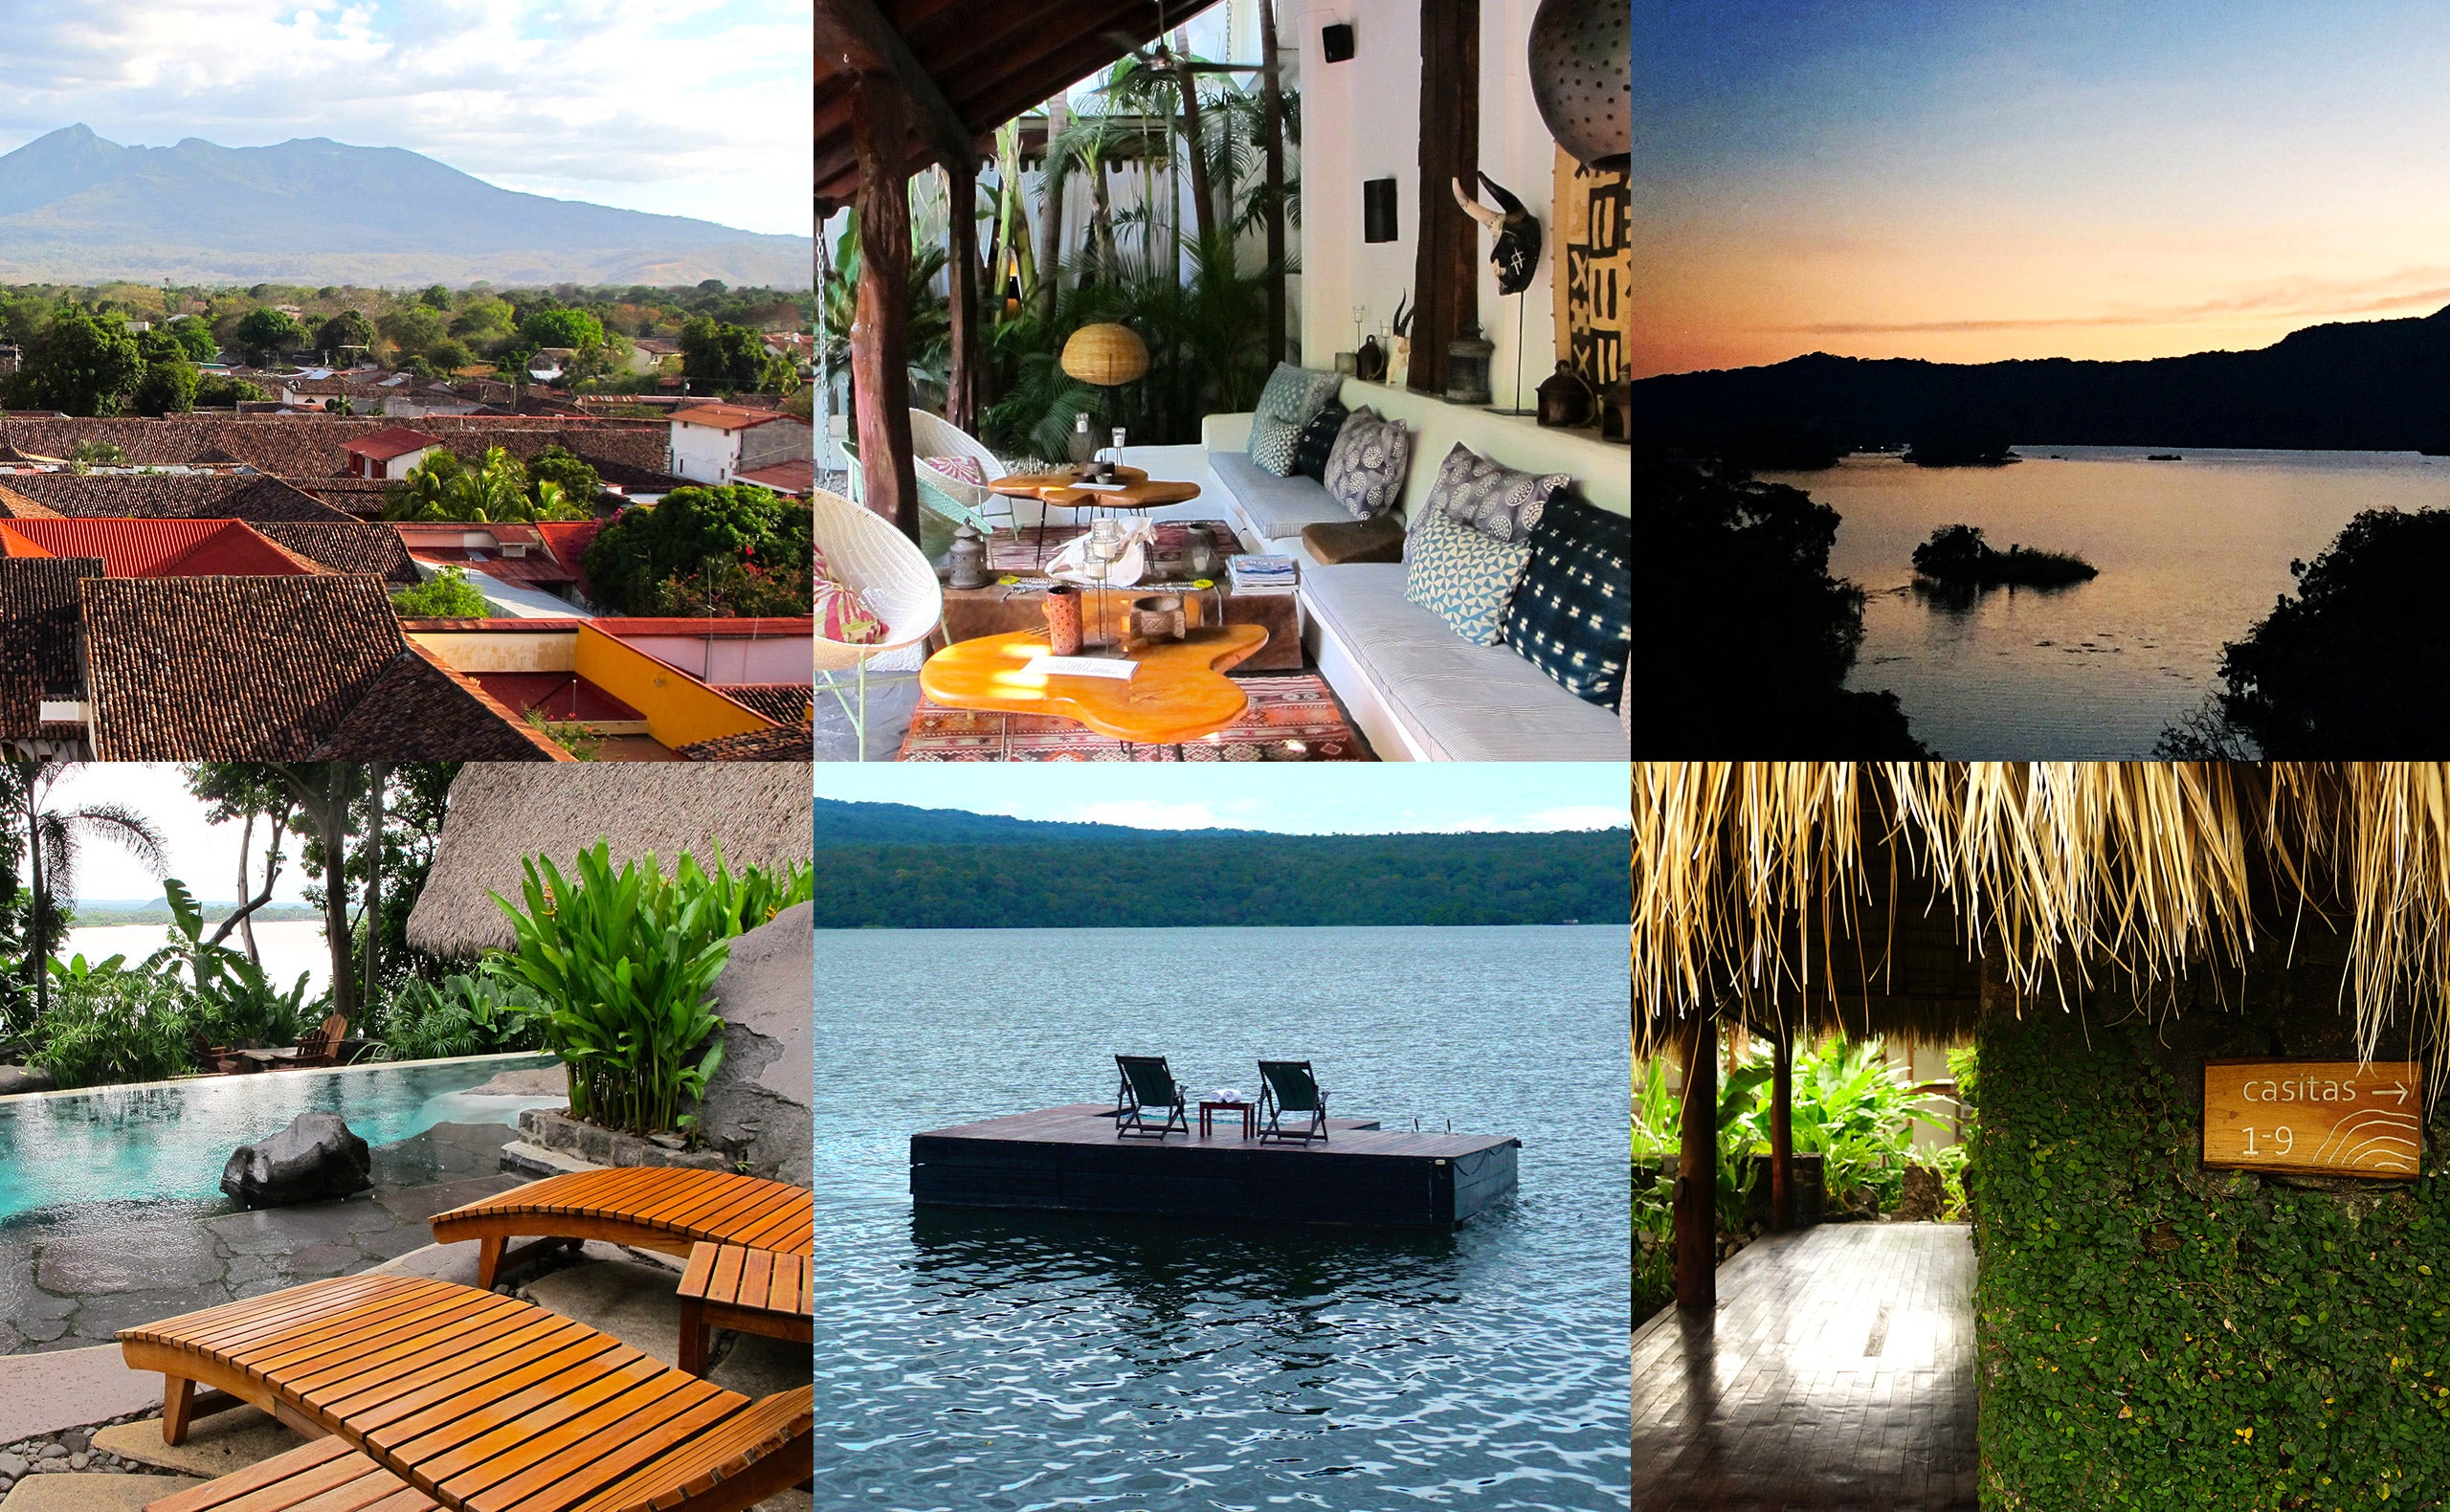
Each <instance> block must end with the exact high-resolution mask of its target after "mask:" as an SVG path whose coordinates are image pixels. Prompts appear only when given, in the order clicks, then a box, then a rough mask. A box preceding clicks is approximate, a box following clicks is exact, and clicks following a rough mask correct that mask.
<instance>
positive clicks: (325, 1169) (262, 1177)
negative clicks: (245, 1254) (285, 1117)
mask: <svg viewBox="0 0 2450 1512" xmlns="http://www.w3.org/2000/svg"><path fill="white" fill-rule="evenodd" d="M368 1170H369V1161H368V1158H367V1151H366V1141H364V1140H362V1139H359V1138H358V1137H357V1136H356V1135H355V1134H353V1133H351V1132H349V1126H348V1125H347V1124H346V1123H342V1122H341V1117H340V1115H339V1114H337V1113H301V1114H299V1115H298V1117H296V1118H295V1119H292V1120H291V1121H290V1123H289V1127H287V1128H285V1129H282V1130H281V1131H280V1132H279V1133H278V1134H275V1135H274V1136H273V1137H272V1138H270V1139H267V1140H260V1141H258V1142H256V1144H253V1145H239V1146H238V1147H237V1149H236V1150H234V1151H233V1152H232V1154H231V1156H230V1164H229V1165H227V1166H224V1167H222V1168H221V1190H223V1191H226V1192H228V1193H229V1194H230V1195H231V1196H233V1197H234V1198H236V1199H237V1200H238V1205H239V1206H240V1207H243V1208H278V1207H283V1206H286V1205H287V1204H289V1203H293V1202H323V1201H325V1200H328V1199H330V1198H333V1197H346V1196H349V1195H351V1194H352V1193H355V1192H360V1191H364V1190H367V1188H368V1187H371V1186H373V1185H374V1183H373V1181H372V1180H371V1179H370V1178H369V1176H368Z"/></svg>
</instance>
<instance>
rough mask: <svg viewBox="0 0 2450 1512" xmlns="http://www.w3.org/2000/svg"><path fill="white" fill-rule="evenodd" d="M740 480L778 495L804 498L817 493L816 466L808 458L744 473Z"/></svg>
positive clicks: (778, 463)
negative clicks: (770, 490)
mask: <svg viewBox="0 0 2450 1512" xmlns="http://www.w3.org/2000/svg"><path fill="white" fill-rule="evenodd" d="M740 480H741V481H742V482H744V483H755V484H757V485H758V486H759V487H760V488H770V489H772V490H773V491H774V492H776V493H778V494H790V495H792V496H793V497H795V498H797V497H803V496H805V495H808V494H811V493H813V492H815V491H816V464H815V463H814V462H813V461H811V460H809V459H808V458H806V457H802V458H800V459H799V460H798V461H795V462H777V463H775V464H774V465H773V466H771V467H761V468H758V469H757V470H755V471H754V472H747V473H743V474H741V475H740Z"/></svg>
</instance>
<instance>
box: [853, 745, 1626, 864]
mask: <svg viewBox="0 0 2450 1512" xmlns="http://www.w3.org/2000/svg"><path fill="white" fill-rule="evenodd" d="M816 792H817V796H818V797H820V798H842V799H850V800H858V801H866V802H875V803H906V804H912V805H915V806H917V807H919V808H923V809H966V810H969V811H970V812H975V813H1001V814H1010V815H1012V816H1013V817H1015V818H1022V819H1071V820H1087V821H1096V822H1100V823H1105V824H1128V825H1136V826H1139V827H1141V828H1143V829H1167V830H1186V829H1188V830H1195V829H1207V828H1212V827H1223V828H1228V829H1239V830H1275V831H1281V832H1283V833H1286V834H1338V833H1341V834H1383V833H1388V832H1401V831H1425V830H1578V829H1597V828H1602V827H1606V826H1612V825H1624V824H1630V823H1631V822H1632V781H1631V778H1630V776H1629V774H1628V772H1627V769H1626V767H1625V766H1624V764H1623V763H1621V762H1617V763H1569V762H1518V763H1511V764H1507V765H1504V766H1484V765H1479V764H1470V765H1466V764H1459V763H1455V764H1447V763H1440V764H1430V763H1419V762H1408V763H1386V764H1365V763H1352V764H1343V763H1323V764H1320V765H1317V766H1309V765H1286V766H1278V765H1271V764H1266V763H1254V764H1248V765H1245V764H1239V763H1236V764H1235V765H1232V766H1223V765H1218V766H1208V765H1198V766H1183V765H1176V764H1173V763H1158V762H1148V763H1133V764H1130V765H1113V766H1109V765H1106V764H1104V763H1081V764H1071V763H1062V764H1057V763H1036V762H1032V763H1023V764H1017V765H1010V766H985V765H979V766H971V765H967V764H965V765H962V766H957V767H955V766H944V767H936V766H891V767H884V766H879V767H858V766H820V767H817V768H816ZM1629 854H1630V853H1629Z"/></svg>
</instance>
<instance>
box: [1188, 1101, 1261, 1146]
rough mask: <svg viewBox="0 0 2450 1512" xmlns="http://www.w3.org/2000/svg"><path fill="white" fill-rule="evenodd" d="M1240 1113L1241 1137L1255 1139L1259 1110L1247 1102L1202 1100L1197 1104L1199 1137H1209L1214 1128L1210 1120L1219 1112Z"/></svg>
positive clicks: (1257, 1130) (1257, 1129)
mask: <svg viewBox="0 0 2450 1512" xmlns="http://www.w3.org/2000/svg"><path fill="white" fill-rule="evenodd" d="M1236 1112H1238V1113H1240V1114H1241V1115H1242V1138H1244V1139H1256V1138H1258V1132H1259V1110H1258V1106H1257V1105H1256V1104H1253V1103H1249V1102H1203V1103H1201V1104H1200V1105H1199V1137H1200V1138H1201V1139H1207V1138H1209V1137H1210V1136H1211V1135H1212V1134H1213V1133H1214V1129H1213V1127H1212V1125H1211V1123H1210V1121H1211V1120H1212V1119H1213V1118H1214V1116H1215V1115H1217V1114H1219V1113H1236Z"/></svg>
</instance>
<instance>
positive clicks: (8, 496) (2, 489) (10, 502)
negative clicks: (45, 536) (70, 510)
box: [0, 484, 65, 520]
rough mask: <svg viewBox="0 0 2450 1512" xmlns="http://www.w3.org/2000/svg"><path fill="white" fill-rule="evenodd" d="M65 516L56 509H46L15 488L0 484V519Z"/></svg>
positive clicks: (33, 518) (55, 518)
mask: <svg viewBox="0 0 2450 1512" xmlns="http://www.w3.org/2000/svg"><path fill="white" fill-rule="evenodd" d="M63 518H65V517H64V516H62V515H61V514H60V512H59V511H58V510H56V509H46V508H44V507H43V506H42V505H40V504H38V503H35V502H34V501H33V500H31V499H28V498H27V497H26V496H25V495H23V494H21V493H18V492H17V491H16V490H15V489H13V488H11V487H9V486H7V485H6V484H0V519H9V520H59V519H63Z"/></svg>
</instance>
